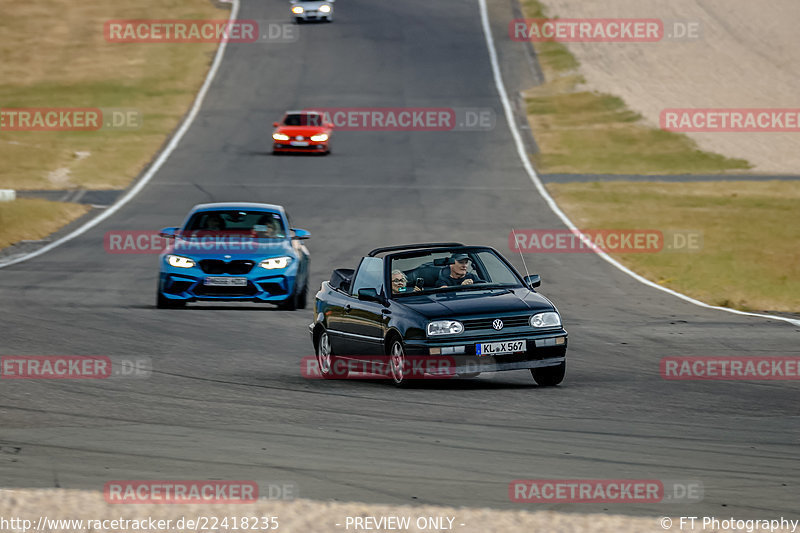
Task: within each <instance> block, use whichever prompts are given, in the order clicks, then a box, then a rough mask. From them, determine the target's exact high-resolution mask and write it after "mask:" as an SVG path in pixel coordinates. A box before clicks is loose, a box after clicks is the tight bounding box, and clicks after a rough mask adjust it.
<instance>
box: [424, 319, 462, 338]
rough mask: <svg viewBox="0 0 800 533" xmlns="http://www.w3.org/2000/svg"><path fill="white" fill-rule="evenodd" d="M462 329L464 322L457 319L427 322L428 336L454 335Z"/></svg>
mask: <svg viewBox="0 0 800 533" xmlns="http://www.w3.org/2000/svg"><path fill="white" fill-rule="evenodd" d="M462 331H464V324H462V323H461V322H458V321H457V320H437V321H435V322H429V323H428V336H429V337H434V336H436V335H455V334H457V333H461V332H462Z"/></svg>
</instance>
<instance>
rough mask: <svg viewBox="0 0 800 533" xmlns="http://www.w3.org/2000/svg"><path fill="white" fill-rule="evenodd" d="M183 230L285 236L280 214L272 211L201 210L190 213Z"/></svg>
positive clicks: (279, 237) (273, 236) (280, 237)
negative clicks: (190, 215)
mask: <svg viewBox="0 0 800 533" xmlns="http://www.w3.org/2000/svg"><path fill="white" fill-rule="evenodd" d="M184 232H214V233H217V232H226V233H245V234H248V235H252V236H254V237H260V238H268V239H270V238H271V239H284V238H286V228H285V226H284V225H283V221H282V220H281V215H280V214H279V213H275V212H272V211H247V210H227V211H201V212H199V213H195V214H194V215H192V217H191V218H190V219H189V222H187V223H186V226H185V227H184Z"/></svg>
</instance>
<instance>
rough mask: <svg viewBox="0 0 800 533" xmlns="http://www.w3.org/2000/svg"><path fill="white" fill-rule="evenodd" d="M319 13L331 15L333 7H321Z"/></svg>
mask: <svg viewBox="0 0 800 533" xmlns="http://www.w3.org/2000/svg"><path fill="white" fill-rule="evenodd" d="M319 11H320V13H330V12H331V6H320V8H319Z"/></svg>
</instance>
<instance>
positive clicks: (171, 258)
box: [167, 255, 195, 268]
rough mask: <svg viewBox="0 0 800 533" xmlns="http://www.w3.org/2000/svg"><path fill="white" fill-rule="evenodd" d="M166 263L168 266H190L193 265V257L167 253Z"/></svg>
mask: <svg viewBox="0 0 800 533" xmlns="http://www.w3.org/2000/svg"><path fill="white" fill-rule="evenodd" d="M167 263H169V266H171V267H175V268H192V267H193V266H194V265H195V262H194V260H193V259H189V258H188V257H183V256H181V255H168V256H167Z"/></svg>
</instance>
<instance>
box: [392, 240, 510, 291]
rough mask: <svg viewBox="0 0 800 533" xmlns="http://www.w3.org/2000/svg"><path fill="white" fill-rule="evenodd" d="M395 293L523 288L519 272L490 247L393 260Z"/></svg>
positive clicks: (398, 257) (402, 257) (406, 256)
mask: <svg viewBox="0 0 800 533" xmlns="http://www.w3.org/2000/svg"><path fill="white" fill-rule="evenodd" d="M390 268H391V278H390V283H391V284H392V294H393V295H405V294H414V293H417V294H419V293H420V292H437V291H440V290H457V289H454V288H463V289H470V290H472V289H478V288H489V287H505V288H517V287H522V286H523V285H522V283H521V282H520V280H519V278H518V277H517V275H516V274H515V273H514V272H513V271H512V270H511V269H510V268H509V267H508V266H507V265H506V263H505V262H504V261H503V260H502V259H501V258H500V257H498V256H497V254H495V253H494V252H492V251H491V250H485V249H479V250H472V249H460V250H459V249H454V250H436V251H431V252H425V253H418V252H415V253H413V254H410V255H397V256H393V257H392V259H391V264H390Z"/></svg>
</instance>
